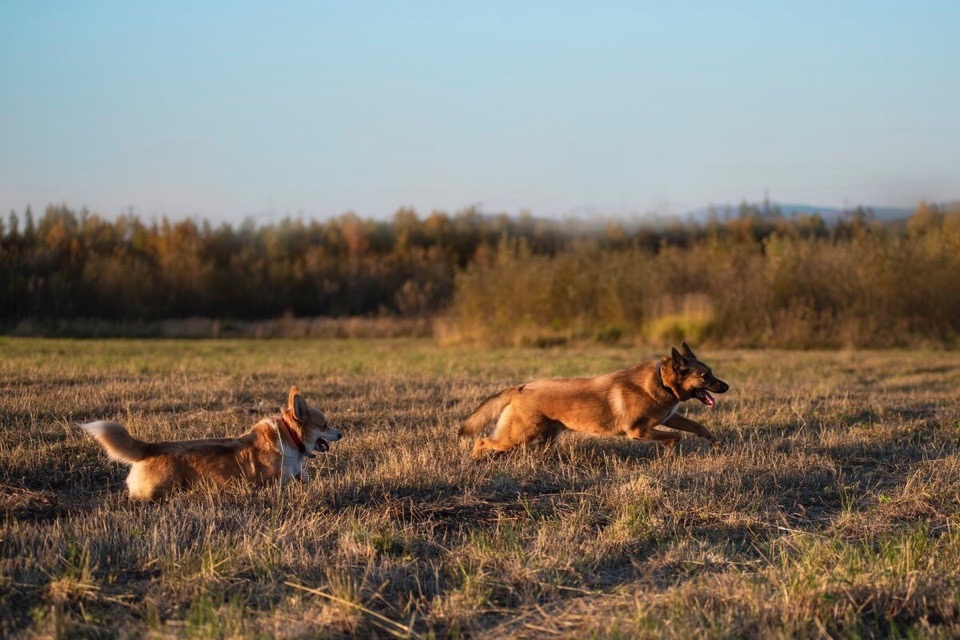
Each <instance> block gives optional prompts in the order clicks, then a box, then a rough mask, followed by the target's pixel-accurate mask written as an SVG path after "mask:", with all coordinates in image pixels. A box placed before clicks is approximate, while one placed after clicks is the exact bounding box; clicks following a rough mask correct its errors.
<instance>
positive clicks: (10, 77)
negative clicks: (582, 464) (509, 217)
mask: <svg viewBox="0 0 960 640" xmlns="http://www.w3.org/2000/svg"><path fill="white" fill-rule="evenodd" d="M958 34H960V2H957V1H955V0H948V1H942V2H908V1H905V0H904V1H897V2H886V1H870V2H811V1H807V2H770V1H764V2H735V1H734V2H720V1H716V2H622V3H619V2H576V3H572V2H552V1H551V2H516V1H513V2H481V3H477V2H473V3H463V2H436V3H434V2H409V1H408V2H346V1H344V2H310V3H307V2H276V1H271V2H213V1H204V2H194V1H190V2H179V1H170V0H165V1H163V2H130V1H126V0H125V1H121V2H107V1H97V2H93V1H90V2H80V1H68V2H57V1H52V0H49V1H48V0H43V1H33V0H0V207H2V209H0V213H2V215H4V216H5V215H6V212H7V211H9V210H10V209H16V210H17V211H18V212H21V211H22V210H23V208H24V207H25V205H27V204H30V205H32V207H33V209H34V210H35V211H42V209H43V208H44V207H45V206H46V205H47V204H48V203H51V202H54V203H61V202H65V203H67V204H69V205H71V206H74V207H77V208H79V207H81V206H87V207H89V208H90V209H91V210H92V211H96V212H99V213H101V214H103V215H107V216H113V215H115V214H116V213H118V212H119V211H121V210H123V209H125V208H127V207H129V206H132V207H134V208H135V211H136V212H137V213H138V214H140V215H142V216H144V217H148V218H149V217H151V216H160V215H168V216H170V217H173V218H180V217H185V216H189V215H200V216H203V217H208V218H210V219H212V220H229V221H239V220H241V219H243V218H244V217H246V216H249V215H257V216H259V215H263V214H265V213H266V212H268V211H273V212H275V213H276V214H277V215H284V214H291V215H294V216H297V215H302V216H305V217H317V218H328V217H330V216H334V215H338V214H340V213H343V212H345V211H348V210H352V211H355V212H356V213H358V214H360V215H361V216H365V217H377V218H385V217H389V216H391V215H392V214H393V212H394V211H396V209H397V208H399V207H400V206H413V207H415V208H416V209H417V210H418V211H419V212H420V213H421V214H426V213H429V212H430V211H431V210H433V209H442V210H446V211H450V212H453V211H455V210H457V209H460V208H462V207H464V206H467V205H470V204H474V203H481V204H480V205H479V206H480V208H481V210H484V211H491V212H495V211H507V212H517V211H519V210H520V209H529V210H531V211H532V212H533V213H534V214H535V215H544V216H546V215H553V216H564V215H570V214H577V215H580V216H582V217H585V216H586V215H588V214H589V213H590V212H600V213H603V214H608V215H631V214H634V213H638V214H643V213H645V212H659V213H670V212H673V213H677V212H681V213H682V212H685V211H688V210H690V209H694V208H698V207H701V206H705V205H707V204H709V203H714V204H725V203H733V204H736V203H738V202H739V201H740V200H741V199H743V198H747V199H749V200H752V201H757V200H760V199H762V198H763V194H764V190H765V189H768V190H769V193H770V197H771V198H772V199H774V200H776V201H779V202H786V203H797V202H802V203H809V204H816V205H827V206H842V205H844V204H845V203H847V204H851V205H852V204H866V205H894V206H913V205H915V204H916V203H917V201H919V200H920V199H921V198H925V199H928V200H932V201H942V200H955V199H958V198H960V35H958Z"/></svg>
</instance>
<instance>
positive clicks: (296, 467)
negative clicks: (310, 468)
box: [270, 420, 306, 482]
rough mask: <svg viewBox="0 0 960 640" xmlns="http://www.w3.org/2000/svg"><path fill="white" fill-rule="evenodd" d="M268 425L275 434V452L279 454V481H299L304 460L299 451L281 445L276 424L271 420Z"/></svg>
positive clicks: (281, 441) (303, 467)
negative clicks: (294, 479)
mask: <svg viewBox="0 0 960 640" xmlns="http://www.w3.org/2000/svg"><path fill="white" fill-rule="evenodd" d="M270 424H271V426H273V428H274V430H275V431H276V432H277V451H278V452H279V453H280V481H281V482H286V481H288V480H290V479H291V478H296V479H297V480H299V479H300V478H302V477H303V472H304V470H305V466H306V465H304V462H305V461H306V460H305V459H304V457H303V456H302V455H300V452H299V451H297V450H296V449H294V448H292V447H288V446H287V445H285V444H284V443H283V438H282V437H281V436H280V427H279V426H278V425H277V423H276V422H274V421H272V420H271V421H270Z"/></svg>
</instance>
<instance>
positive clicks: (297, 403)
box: [287, 386, 307, 422]
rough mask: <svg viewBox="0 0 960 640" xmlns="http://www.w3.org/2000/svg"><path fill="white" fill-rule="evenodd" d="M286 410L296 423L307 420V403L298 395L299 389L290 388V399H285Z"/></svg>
mask: <svg viewBox="0 0 960 640" xmlns="http://www.w3.org/2000/svg"><path fill="white" fill-rule="evenodd" d="M287 408H288V409H289V410H290V412H291V413H292V414H293V417H294V418H296V419H297V422H303V421H304V420H306V418H307V401H306V400H304V399H303V396H301V395H300V388H299V387H296V386H293V387H290V397H289V398H288V399H287Z"/></svg>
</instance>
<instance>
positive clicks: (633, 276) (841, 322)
mask: <svg viewBox="0 0 960 640" xmlns="http://www.w3.org/2000/svg"><path fill="white" fill-rule="evenodd" d="M958 256H960V209H958V208H957V207H936V206H932V205H928V204H926V203H921V204H920V205H918V207H917V209H916V212H915V213H914V215H913V216H912V217H911V218H910V219H909V220H906V221H899V222H893V223H889V222H887V223H883V222H880V221H877V220H875V219H874V218H873V216H872V214H871V212H870V211H869V210H866V209H857V210H854V211H852V212H850V213H848V214H847V215H845V216H843V217H842V218H841V219H840V220H839V221H836V222H832V223H828V222H826V221H825V220H824V219H823V218H821V217H820V216H817V215H790V216H787V215H784V214H783V213H782V212H781V211H780V210H779V208H778V207H777V206H776V205H770V204H769V203H766V204H763V205H755V204H749V203H743V204H741V205H740V206H739V207H738V208H737V209H736V210H732V211H731V210H727V211H724V212H720V211H713V212H711V214H710V215H708V216H706V217H705V218H703V219H698V220H693V219H687V220H682V219H671V220H667V219H664V220H649V219H642V220H634V221H616V220H609V221H604V222H588V221H582V220H581V221H578V220H564V221H556V220H547V219H540V218H535V217H533V216H532V215H529V214H522V215H520V216H516V217H511V216H507V215H493V216H491V215H484V214H481V213H480V212H478V211H476V210H475V209H466V210H463V211H459V212H456V213H454V214H452V215H451V214H447V213H445V212H434V213H431V214H430V215H427V216H420V215H418V214H417V213H416V212H415V211H413V210H410V209H400V210H399V211H397V212H396V214H394V216H393V217H392V218H391V219H390V220H370V219H362V218H360V217H358V216H356V215H354V214H349V213H348V214H344V215H341V216H338V217H335V218H332V219H330V220H327V221H316V220H302V219H291V218H286V219H284V220H282V221H280V222H276V223H268V224H257V223H255V222H254V221H252V220H247V221H245V222H243V223H242V224H239V225H237V226H233V225H230V224H226V223H224V224H219V225H217V226H214V225H212V224H211V223H210V222H208V221H203V220H194V219H183V220H176V221H174V220H169V219H167V218H161V219H159V220H153V221H149V222H145V221H143V220H141V219H140V218H139V217H137V216H135V215H132V214H130V215H121V216H119V217H117V218H116V219H114V220H109V219H106V218H104V217H101V216H99V215H97V214H95V213H91V212H89V211H87V210H86V209H81V210H79V211H76V210H73V209H71V208H70V207H68V206H66V205H51V206H48V207H47V208H46V210H45V211H44V213H43V215H42V216H39V217H38V218H37V219H35V217H34V215H33V213H32V211H31V210H30V209H29V208H27V209H26V210H24V212H23V214H22V216H21V215H19V214H18V213H17V212H16V211H11V212H10V214H9V216H8V217H7V219H6V221H2V220H0V324H2V325H3V326H5V327H7V328H9V327H11V326H14V325H15V324H16V323H17V322H19V321H22V320H27V319H29V320H39V321H45V320H71V319H77V318H97V319H104V320H112V321H131V322H132V321H156V320H163V319H170V318H190V317H209V318H229V319H237V320H259V319H271V318H279V317H355V316H367V317H371V316H375V317H406V318H423V317H441V318H442V321H441V322H440V323H439V325H438V326H439V327H440V331H441V333H443V334H444V335H445V336H447V337H448V338H451V339H470V340H481V341H484V342H505V343H544V342H547V343H549V342H551V341H567V340H579V339H599V340H611V341H613V340H619V339H625V338H630V339H645V340H664V339H671V338H672V337H674V336H676V335H680V336H693V337H694V338H695V339H702V340H717V341H721V340H722V341H724V342H725V343H728V344H731V345H732V344H741V345H755V346H797V347H804V346H845V345H855V346H861V345H875V346H888V345H896V344H906V343H916V342H918V341H919V342H924V341H926V342H930V343H936V344H953V343H954V342H955V341H956V336H957V335H958V331H960V292H958V291H960V290H958V288H957V287H956V286H955V285H954V284H952V283H956V282H960V257H958Z"/></svg>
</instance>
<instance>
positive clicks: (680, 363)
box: [670, 347, 687, 371]
mask: <svg viewBox="0 0 960 640" xmlns="http://www.w3.org/2000/svg"><path fill="white" fill-rule="evenodd" d="M670 357H671V358H673V367H674V369H676V370H677V371H683V370H684V369H686V368H687V363H686V362H684V360H683V356H682V355H680V352H679V351H677V349H676V348H675V347H671V348H670Z"/></svg>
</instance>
